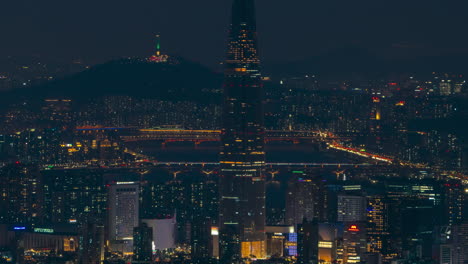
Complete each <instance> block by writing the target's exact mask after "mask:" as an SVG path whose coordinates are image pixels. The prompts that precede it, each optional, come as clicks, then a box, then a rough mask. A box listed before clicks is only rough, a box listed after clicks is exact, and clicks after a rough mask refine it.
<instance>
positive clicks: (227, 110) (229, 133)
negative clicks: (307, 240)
mask: <svg viewBox="0 0 468 264" xmlns="http://www.w3.org/2000/svg"><path fill="white" fill-rule="evenodd" d="M225 67H226V68H225V77H224V78H225V80H224V112H223V130H222V150H221V153H220V158H221V160H220V164H221V175H220V177H221V178H220V196H221V197H220V219H219V220H220V257H221V263H241V262H242V259H245V258H260V259H261V258H264V257H265V254H266V253H265V252H266V250H265V248H266V245H265V181H264V175H263V170H264V165H265V152H264V128H263V88H262V83H261V75H260V59H259V56H258V47H257V31H256V22H255V3H254V0H234V2H233V6H232V22H231V25H230V29H229V38H228V43H227V56H226V63H225Z"/></svg>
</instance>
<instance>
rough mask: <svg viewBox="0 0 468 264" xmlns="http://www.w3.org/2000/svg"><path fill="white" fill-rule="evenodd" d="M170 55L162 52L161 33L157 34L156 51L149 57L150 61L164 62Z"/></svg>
mask: <svg viewBox="0 0 468 264" xmlns="http://www.w3.org/2000/svg"><path fill="white" fill-rule="evenodd" d="M168 59H169V56H167V55H165V54H162V53H161V35H159V34H157V35H156V53H155V54H154V55H152V56H151V57H149V58H148V61H150V62H154V63H164V62H167V60H168Z"/></svg>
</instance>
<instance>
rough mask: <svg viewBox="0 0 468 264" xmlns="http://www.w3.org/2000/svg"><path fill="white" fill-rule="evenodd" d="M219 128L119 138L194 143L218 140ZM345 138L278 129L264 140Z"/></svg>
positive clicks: (144, 131) (146, 132) (147, 131)
mask: <svg viewBox="0 0 468 264" xmlns="http://www.w3.org/2000/svg"><path fill="white" fill-rule="evenodd" d="M220 136H221V130H178V129H174V130H171V129H164V130H161V129H139V130H136V131H133V132H132V133H122V134H121V136H120V137H121V139H122V140H124V141H126V142H131V141H144V140H159V141H163V142H166V143H167V142H178V141H192V142H195V143H196V144H199V143H202V142H210V141H220ZM337 139H339V140H346V139H349V138H345V137H340V138H338V137H335V136H331V135H330V134H327V133H322V132H317V131H280V130H270V131H267V132H266V137H265V141H266V142H271V141H290V142H293V143H299V142H301V141H314V140H337Z"/></svg>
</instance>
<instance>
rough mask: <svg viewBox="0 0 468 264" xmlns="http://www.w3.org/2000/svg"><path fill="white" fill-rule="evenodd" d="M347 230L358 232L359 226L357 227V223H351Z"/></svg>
mask: <svg viewBox="0 0 468 264" xmlns="http://www.w3.org/2000/svg"><path fill="white" fill-rule="evenodd" d="M348 231H352V232H359V228H358V227H357V225H351V226H350V227H349V228H348Z"/></svg>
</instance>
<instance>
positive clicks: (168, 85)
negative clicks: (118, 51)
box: [2, 59, 222, 101]
mask: <svg viewBox="0 0 468 264" xmlns="http://www.w3.org/2000/svg"><path fill="white" fill-rule="evenodd" d="M221 87H222V75H220V74H217V73H214V72H213V71H211V70H210V69H208V68H206V67H204V66H201V65H199V64H195V63H192V62H188V61H186V60H183V59H177V62H176V63H151V62H147V61H146V60H141V59H122V60H117V61H111V62H108V63H105V64H101V65H96V66H94V67H92V68H90V69H88V70H86V71H83V72H80V73H78V74H74V75H71V76H68V77H65V78H63V79H58V80H55V81H52V82H49V83H46V84H43V85H41V86H37V87H32V88H26V89H16V90H13V91H10V92H7V93H5V94H4V96H2V97H3V98H9V99H8V100H11V99H17V98H38V99H42V98H57V97H62V98H71V99H74V100H86V99H89V98H95V97H100V96H104V95H127V96H135V97H144V98H158V99H163V100H193V101H197V100H199V101H207V100H210V99H214V98H213V93H212V92H211V91H213V90H216V89H218V90H219V89H221Z"/></svg>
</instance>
